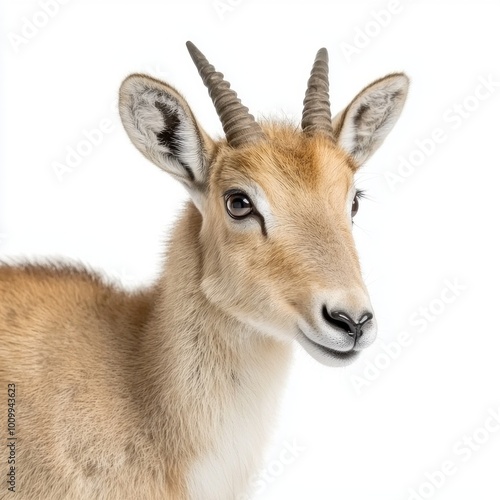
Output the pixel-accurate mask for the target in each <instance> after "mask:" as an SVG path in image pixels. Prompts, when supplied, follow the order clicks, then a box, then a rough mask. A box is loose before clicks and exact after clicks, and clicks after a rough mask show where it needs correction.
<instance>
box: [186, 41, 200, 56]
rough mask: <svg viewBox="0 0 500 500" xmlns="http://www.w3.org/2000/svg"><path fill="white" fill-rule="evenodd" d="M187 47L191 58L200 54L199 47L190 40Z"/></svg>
mask: <svg viewBox="0 0 500 500" xmlns="http://www.w3.org/2000/svg"><path fill="white" fill-rule="evenodd" d="M186 47H187V49H188V51H189V54H190V55H191V57H194V56H195V55H197V54H200V50H199V49H198V47H197V46H196V45H195V44H194V43H193V42H191V41H190V40H188V41H187V42H186Z"/></svg>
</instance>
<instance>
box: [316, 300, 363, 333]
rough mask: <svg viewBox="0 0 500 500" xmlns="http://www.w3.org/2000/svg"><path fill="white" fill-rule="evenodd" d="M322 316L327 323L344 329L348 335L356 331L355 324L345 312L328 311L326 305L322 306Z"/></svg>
mask: <svg viewBox="0 0 500 500" xmlns="http://www.w3.org/2000/svg"><path fill="white" fill-rule="evenodd" d="M323 318H324V320H325V321H326V322H327V323H328V324H330V325H332V326H335V327H337V328H339V329H341V330H344V331H345V332H346V333H347V334H349V335H350V336H353V335H354V334H355V333H356V329H357V325H356V323H355V322H354V321H353V320H352V319H351V317H350V316H349V315H348V314H346V313H343V312H337V311H334V312H330V311H328V309H327V308H326V306H323ZM366 321H368V320H366Z"/></svg>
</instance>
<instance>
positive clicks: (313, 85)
mask: <svg viewBox="0 0 500 500" xmlns="http://www.w3.org/2000/svg"><path fill="white" fill-rule="evenodd" d="M329 87H330V85H329V82H328V51H327V50H326V49H325V48H322V49H319V50H318V53H317V54H316V60H315V61H314V65H313V68H312V70H311V76H310V77H309V81H308V82H307V90H306V96H305V98H304V110H303V111H302V130H303V131H304V132H305V133H306V134H308V135H312V134H315V133H317V132H321V133H323V134H324V135H326V136H327V137H329V138H330V139H331V140H332V141H334V136H333V126H332V112H331V109H330V97H329V95H328V91H329Z"/></svg>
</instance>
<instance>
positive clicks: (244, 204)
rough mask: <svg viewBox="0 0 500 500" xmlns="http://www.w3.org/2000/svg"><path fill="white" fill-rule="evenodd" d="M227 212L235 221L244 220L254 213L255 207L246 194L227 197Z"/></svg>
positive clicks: (234, 194) (233, 194)
mask: <svg viewBox="0 0 500 500" xmlns="http://www.w3.org/2000/svg"><path fill="white" fill-rule="evenodd" d="M226 210H227V213H228V214H229V215H230V216H231V217H232V218H233V219H244V218H245V217H247V216H248V215H250V214H251V213H252V212H253V205H252V202H251V200H250V198H249V197H248V196H247V195H246V194H245V193H231V194H228V195H226Z"/></svg>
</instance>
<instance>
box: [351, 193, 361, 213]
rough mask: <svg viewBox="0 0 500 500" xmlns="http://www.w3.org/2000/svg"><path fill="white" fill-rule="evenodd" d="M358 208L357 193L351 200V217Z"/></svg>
mask: <svg viewBox="0 0 500 500" xmlns="http://www.w3.org/2000/svg"><path fill="white" fill-rule="evenodd" d="M358 210H359V198H358V195H357V194H356V196H355V197H354V200H352V207H351V217H354V216H355V215H356V214H357V213H358Z"/></svg>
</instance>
